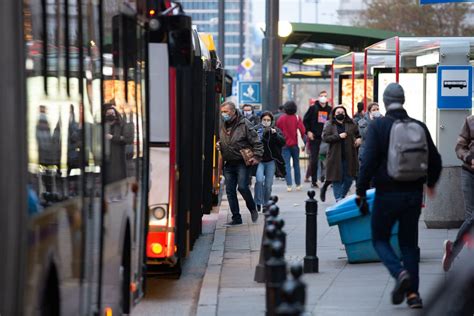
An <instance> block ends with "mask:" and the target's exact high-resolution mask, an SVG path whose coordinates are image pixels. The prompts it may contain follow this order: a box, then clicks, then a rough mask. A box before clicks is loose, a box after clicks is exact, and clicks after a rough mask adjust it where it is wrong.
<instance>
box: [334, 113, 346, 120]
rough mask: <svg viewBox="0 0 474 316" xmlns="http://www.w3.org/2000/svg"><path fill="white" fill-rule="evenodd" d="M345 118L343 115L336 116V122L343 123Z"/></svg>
mask: <svg viewBox="0 0 474 316" xmlns="http://www.w3.org/2000/svg"><path fill="white" fill-rule="evenodd" d="M345 117H346V116H345V115H344V114H338V115H336V120H338V121H343V120H344V118H345Z"/></svg>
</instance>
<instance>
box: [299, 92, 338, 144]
mask: <svg viewBox="0 0 474 316" xmlns="http://www.w3.org/2000/svg"><path fill="white" fill-rule="evenodd" d="M331 111H332V108H331V107H330V106H329V104H326V106H325V107H324V108H323V107H322V106H321V104H319V101H316V102H315V103H314V105H313V106H311V107H309V109H308V111H307V112H306V114H305V115H304V117H303V124H304V128H305V129H306V133H308V132H311V133H313V134H314V137H315V139H316V140H320V139H321V137H322V134H323V128H324V124H325V123H326V122H327V121H329V119H330V115H331Z"/></svg>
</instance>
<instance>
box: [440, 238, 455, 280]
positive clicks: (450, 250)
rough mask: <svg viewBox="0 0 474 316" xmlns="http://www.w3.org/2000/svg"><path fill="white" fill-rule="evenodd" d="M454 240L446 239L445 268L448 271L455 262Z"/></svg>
mask: <svg viewBox="0 0 474 316" xmlns="http://www.w3.org/2000/svg"><path fill="white" fill-rule="evenodd" d="M452 256H453V242H452V241H450V240H445V241H444V256H443V261H442V263H443V270H444V271H445V272H448V271H449V269H450V268H451V263H452V262H453V258H452Z"/></svg>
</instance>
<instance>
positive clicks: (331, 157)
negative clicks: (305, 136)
mask: <svg viewBox="0 0 474 316" xmlns="http://www.w3.org/2000/svg"><path fill="white" fill-rule="evenodd" d="M336 124H337V123H336V120H335V119H332V120H331V121H328V122H326V124H325V125H324V129H323V135H322V136H323V140H324V141H325V142H326V143H328V144H329V150H328V154H327V158H326V159H327V163H326V166H327V167H326V181H341V180H342V168H341V167H342V164H341V161H342V154H343V153H342V150H344V156H345V160H346V161H347V164H348V174H349V176H351V177H355V176H356V175H357V170H358V168H359V162H358V159H357V148H356V147H355V145H354V143H355V140H356V139H357V138H360V135H359V128H358V127H357V125H356V124H355V123H354V121H353V120H352V119H350V118H346V120H345V121H344V128H345V132H346V133H347V137H346V138H345V139H342V138H341V137H340V136H339V134H340V133H339V132H338V130H337V125H336ZM343 145H344V147H343Z"/></svg>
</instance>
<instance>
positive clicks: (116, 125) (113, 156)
mask: <svg viewBox="0 0 474 316" xmlns="http://www.w3.org/2000/svg"><path fill="white" fill-rule="evenodd" d="M104 127H105V129H106V131H105V132H106V134H110V135H112V139H111V140H106V142H107V143H106V146H107V147H108V148H109V150H106V163H107V171H106V175H107V177H106V182H107V183H112V182H115V181H119V180H122V179H125V178H126V177H127V165H126V162H125V146H126V145H127V144H129V143H130V139H129V138H127V137H126V136H125V135H124V133H123V127H124V124H123V121H122V120H121V118H118V119H117V120H116V121H115V122H113V123H112V124H111V123H106V124H105V126H104ZM132 141H133V140H132ZM107 147H106V148H107Z"/></svg>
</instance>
